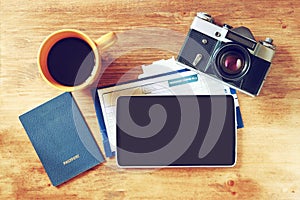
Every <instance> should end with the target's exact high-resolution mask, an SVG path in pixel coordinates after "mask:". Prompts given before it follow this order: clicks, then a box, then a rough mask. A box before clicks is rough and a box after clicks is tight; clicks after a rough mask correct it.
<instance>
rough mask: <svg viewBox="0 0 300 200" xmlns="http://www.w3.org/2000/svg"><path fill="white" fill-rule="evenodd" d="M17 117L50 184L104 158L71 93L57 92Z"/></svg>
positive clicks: (64, 178) (60, 181) (73, 174)
mask: <svg viewBox="0 0 300 200" xmlns="http://www.w3.org/2000/svg"><path fill="white" fill-rule="evenodd" d="M19 119H20V121H21V123H22V125H23V127H24V128H25V130H26V132H27V135H28V137H29V139H30V141H31V143H32V145H33V147H34V149H35V151H36V153H37V154H38V157H39V159H40V161H41V162H42V164H43V166H44V168H45V170H46V172H47V174H48V176H49V178H50V181H51V183H52V184H53V185H54V186H57V185H60V184H62V183H64V182H66V181H67V180H69V179H71V178H73V177H75V176H77V175H78V174H80V173H82V172H84V171H86V170H88V169H90V168H92V167H94V166H96V165H97V164H100V163H102V162H103V161H104V158H103V156H102V154H101V151H100V149H99V147H98V146H97V144H96V142H95V140H94V138H93V136H92V135H91V132H90V129H89V128H88V126H87V124H86V122H85V120H84V118H83V116H82V114H81V112H80V110H79V108H78V106H77V104H76V102H75V100H74V99H73V97H72V94H71V93H68V92H67V93H63V94H61V95H59V96H58V97H56V98H54V99H52V100H50V101H48V102H46V103H44V104H42V105H40V106H38V107H37V108H35V109H33V110H31V111H29V112H27V113H25V114H23V115H21V116H20V117H19Z"/></svg>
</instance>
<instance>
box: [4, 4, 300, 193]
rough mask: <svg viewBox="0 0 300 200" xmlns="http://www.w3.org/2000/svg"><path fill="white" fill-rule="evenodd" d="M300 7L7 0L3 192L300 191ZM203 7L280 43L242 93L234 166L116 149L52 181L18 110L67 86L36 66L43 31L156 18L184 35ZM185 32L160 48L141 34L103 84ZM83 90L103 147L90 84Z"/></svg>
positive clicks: (101, 30)
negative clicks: (253, 87) (137, 159)
mask: <svg viewBox="0 0 300 200" xmlns="http://www.w3.org/2000/svg"><path fill="white" fill-rule="evenodd" d="M299 7H300V2H299V1H293V0H287V1H270V2H268V1H263V2H262V1H258V0H248V1H231V2H228V1H221V0H216V1H211V2H204V1H192V0H187V1H179V0H168V1H159V0H154V1H138V0H132V1H129V0H115V1H104V0H86V1H82V0H71V1H56V0H45V1H8V0H1V4H0V11H1V14H0V16H1V21H0V25H1V33H0V34H1V35H0V37H1V40H0V43H1V46H0V47H1V49H0V87H1V88H0V122H1V123H0V149H1V155H0V198H1V199H11V198H20V199H33V198H38V199H50V198H64V199H77V198H78V199H88V198H95V199H180V198H181V199H299V198H300V159H299V158H300V156H299V153H300V146H299V143H300V123H299V121H300V114H299V113H300V99H299V98H300V90H299V76H300V67H299V65H300V46H299V44H300V36H299V35H300V23H299V17H300V15H299V13H300V10H299ZM197 11H206V12H208V13H210V14H211V15H213V16H214V17H215V19H216V21H217V22H219V23H228V24H230V25H232V26H234V27H237V26H246V27H249V28H250V29H251V30H252V31H253V33H254V35H255V36H256V38H257V39H259V40H261V39H264V38H265V37H266V36H268V37H271V38H273V39H274V42H275V44H276V45H277V52H276V55H275V58H274V60H273V65H272V69H271V71H270V74H269V76H268V78H267V81H266V83H265V85H264V87H263V89H262V91H261V94H260V96H259V97H256V98H252V97H249V96H247V95H244V94H242V93H239V94H238V96H239V100H240V106H241V111H242V116H243V119H244V123H245V128H243V129H241V130H238V146H237V148H238V158H237V164H236V166H235V167H233V168H181V169H160V170H150V169H149V170H148V169H147V170H124V169H118V168H117V167H116V166H115V159H108V160H107V162H106V163H104V164H101V165H99V166H97V167H94V168H93V169H91V170H89V171H87V172H85V173H83V174H82V175H80V176H79V177H76V178H74V179H72V180H71V181H69V182H67V183H66V184H63V185H62V186H60V187H58V188H56V187H53V186H52V185H51V184H50V181H49V179H48V177H47V175H46V173H45V171H44V169H43V167H42V165H41V163H40V161H39V159H38V157H37V155H36V153H35V151H34V149H33V147H32V145H31V143H30V141H29V139H28V137H27V135H26V133H25V131H24V129H23V128H22V126H21V123H20V122H19V120H18V116H19V115H20V114H22V113H24V112H26V111H28V110H30V109H32V108H34V107H36V106H38V105H40V104H42V103H43V102H46V101H47V100H50V99H51V98H53V97H55V96H57V95H59V94H61V93H62V92H61V91H58V90H56V89H54V88H52V87H50V86H48V85H47V84H46V83H45V82H44V81H43V79H42V78H41V76H40V74H39V72H38V68H37V64H36V56H37V51H38V48H39V45H40V44H41V42H42V41H43V40H44V39H45V37H46V36H47V35H49V34H50V33H52V32H53V31H56V30H59V29H62V28H74V29H79V30H82V31H84V32H85V33H86V34H88V35H89V36H90V37H91V38H94V39H96V38H97V37H99V36H101V35H103V34H105V33H106V32H108V31H116V32H117V33H118V34H122V33H124V32H125V33H126V34H127V33H130V31H135V30H137V29H138V30H148V28H149V27H152V28H154V29H155V30H156V31H157V30H160V29H163V30H168V31H170V32H171V33H176V34H178V35H176V34H175V35H176V37H177V36H178V37H179V38H180V37H181V36H185V34H186V33H187V31H188V30H189V26H190V24H191V22H192V20H193V18H194V16H195V14H196V12H197ZM158 35H159V34H158ZM158 35H156V36H155V37H154V39H156V40H157V39H158ZM150 36H151V34H150ZM176 37H175V38H176ZM181 38H183V37H181ZM152 39H153V38H152ZM150 40H151V37H150ZM142 41H143V40H142ZM132 42H134V41H132ZM182 42H183V41H175V40H174V38H173V37H171V38H170V39H167V40H166V39H162V40H161V41H159V42H157V41H156V43H154V44H157V45H158V46H157V48H155V46H151V45H150V44H151V42H148V43H147V45H148V44H149V45H150V46H147V45H144V46H143V45H142V44H141V42H136V44H133V45H132V46H136V47H137V48H136V49H134V50H132V51H129V52H127V53H126V54H123V55H121V56H120V57H119V58H117V59H116V60H114V61H113V63H112V65H111V66H109V67H108V68H106V70H105V73H104V75H103V76H102V78H101V80H100V83H99V84H100V85H106V84H112V83H115V82H117V81H119V79H120V78H121V77H122V76H123V75H124V74H126V77H125V78H124V79H126V80H127V79H134V78H136V76H137V74H139V73H141V70H140V69H139V68H136V67H137V66H140V65H141V64H150V63H151V62H152V61H155V60H159V59H168V58H170V57H171V56H176V53H177V52H178V51H179V48H180V46H181V44H182ZM161 44H164V45H166V46H164V45H163V46H160V45H161ZM173 44H174V45H173ZM139 45H141V46H139ZM169 48H173V49H169ZM168 50H169V51H168ZM114 53H115V52H114V50H113V49H111V50H109V51H107V52H106V53H104V54H103V60H104V63H109V62H110V61H111V56H113V55H114ZM131 69H133V70H131ZM75 96H76V100H77V101H78V102H79V104H80V108H81V109H82V110H83V113H84V116H85V118H86V120H87V122H88V124H89V126H90V128H91V130H92V132H93V135H94V137H95V139H96V140H97V142H98V143H99V145H100V148H102V145H101V134H100V131H99V126H98V124H97V119H96V115H95V112H94V108H93V106H92V99H91V97H90V94H89V91H88V90H84V91H78V92H76V93H75ZM102 150H103V148H102Z"/></svg>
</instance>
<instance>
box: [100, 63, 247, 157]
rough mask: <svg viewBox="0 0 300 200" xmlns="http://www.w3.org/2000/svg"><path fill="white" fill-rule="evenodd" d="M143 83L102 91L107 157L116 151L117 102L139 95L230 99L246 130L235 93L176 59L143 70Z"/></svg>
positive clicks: (141, 77) (103, 126) (238, 120)
mask: <svg viewBox="0 0 300 200" xmlns="http://www.w3.org/2000/svg"><path fill="white" fill-rule="evenodd" d="M142 69H143V72H144V73H143V74H141V75H140V76H139V80H136V81H131V82H128V83H122V84H118V85H115V86H110V87H102V88H98V89H97V91H96V98H95V108H96V113H97V117H98V121H99V125H100V128H101V133H102V137H103V143H104V148H105V154H106V156H107V157H111V156H114V152H115V150H116V102H117V98H118V97H119V96H135V95H139V96H141V95H226V94H232V95H233V96H234V98H235V106H236V118H237V119H236V120H237V128H242V127H243V121H242V117H241V113H240V109H239V104H238V99H237V96H236V93H235V90H233V89H231V88H229V87H228V86H226V85H223V84H221V83H219V82H217V81H215V80H213V79H211V78H209V77H206V76H203V75H201V74H198V73H197V72H195V71H191V70H189V69H187V68H186V67H185V65H183V64H181V63H178V62H177V61H175V59H174V58H171V59H168V60H160V61H156V62H154V63H153V64H151V65H147V66H142Z"/></svg>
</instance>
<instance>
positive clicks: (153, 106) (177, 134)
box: [116, 95, 236, 168]
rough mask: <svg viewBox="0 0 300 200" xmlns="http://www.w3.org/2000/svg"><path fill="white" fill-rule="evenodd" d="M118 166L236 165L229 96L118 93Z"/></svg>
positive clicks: (232, 103)
mask: <svg viewBox="0 0 300 200" xmlns="http://www.w3.org/2000/svg"><path fill="white" fill-rule="evenodd" d="M116 114H117V118H116V122H117V123H116V144H117V148H116V157H117V159H116V160H117V164H118V166H119V167H124V168H143V167H145V168H149V167H151V168H152V167H230V166H234V165H235V163H236V120H235V105H234V98H233V97H232V96H231V95H179V96H155V95H153V96H121V97H119V98H118V100H117V113H116Z"/></svg>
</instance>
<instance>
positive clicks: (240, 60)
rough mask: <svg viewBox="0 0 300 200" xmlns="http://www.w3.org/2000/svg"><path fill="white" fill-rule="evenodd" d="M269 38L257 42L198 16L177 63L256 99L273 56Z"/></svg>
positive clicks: (247, 33)
mask: <svg viewBox="0 0 300 200" xmlns="http://www.w3.org/2000/svg"><path fill="white" fill-rule="evenodd" d="M272 42H273V41H272V39H271V38H266V40H265V41H259V42H257V41H256V40H255V38H254V36H253V35H252V33H251V31H250V30H249V29H248V28H246V27H238V28H232V27H231V26H229V25H227V24H224V25H223V26H219V25H217V24H215V23H214V20H213V18H212V17H211V16H210V15H208V14H206V13H198V14H197V17H195V18H194V21H193V23H192V25H191V28H190V31H189V33H188V35H187V37H186V40H185V43H184V45H183V47H182V49H181V51H180V53H179V55H178V58H177V60H178V61H179V62H181V63H183V64H185V65H188V66H190V67H192V68H194V69H196V70H199V71H200V72H203V73H204V74H206V75H209V76H211V77H213V78H215V79H217V80H219V81H222V82H223V83H225V84H227V85H229V86H230V87H233V88H235V89H238V90H240V91H242V92H244V93H246V94H248V95H251V96H257V95H258V94H259V92H260V90H261V87H262V85H263V83H264V81H265V78H266V76H267V74H268V72H269V69H270V65H271V61H272V59H273V56H274V54H275V46H274V45H273V44H272Z"/></svg>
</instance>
